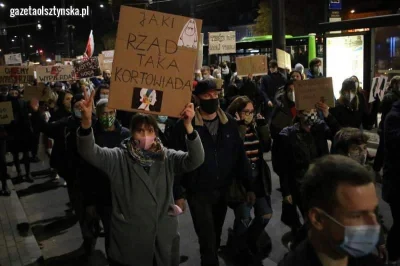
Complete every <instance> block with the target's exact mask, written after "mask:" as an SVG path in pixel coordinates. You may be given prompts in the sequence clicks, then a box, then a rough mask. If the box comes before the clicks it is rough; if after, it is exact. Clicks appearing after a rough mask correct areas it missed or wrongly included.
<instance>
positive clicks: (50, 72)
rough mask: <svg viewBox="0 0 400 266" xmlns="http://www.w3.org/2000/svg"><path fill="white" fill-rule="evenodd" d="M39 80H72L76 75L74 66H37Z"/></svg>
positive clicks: (41, 81)
mask: <svg viewBox="0 0 400 266" xmlns="http://www.w3.org/2000/svg"><path fill="white" fill-rule="evenodd" d="M36 77H37V82H40V83H46V82H56V81H66V80H72V79H74V77H75V72H74V68H73V66H65V65H58V66H56V65H54V66H38V67H36Z"/></svg>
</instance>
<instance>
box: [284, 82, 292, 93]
mask: <svg viewBox="0 0 400 266" xmlns="http://www.w3.org/2000/svg"><path fill="white" fill-rule="evenodd" d="M293 84H294V81H293V80H291V79H289V80H288V81H287V82H286V83H285V85H284V86H283V89H284V90H285V92H288V90H289V86H290V85H293Z"/></svg>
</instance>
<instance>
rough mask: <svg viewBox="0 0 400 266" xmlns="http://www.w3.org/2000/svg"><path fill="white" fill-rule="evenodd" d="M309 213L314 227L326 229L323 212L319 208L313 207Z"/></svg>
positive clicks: (309, 218) (319, 229) (320, 229)
mask: <svg viewBox="0 0 400 266" xmlns="http://www.w3.org/2000/svg"><path fill="white" fill-rule="evenodd" d="M307 215H308V220H309V222H310V224H311V226H312V227H314V228H315V229H316V230H318V231H322V230H323V229H324V225H323V223H322V220H323V218H322V214H321V212H320V211H319V210H318V209H317V208H311V209H310V210H309V211H308V214H307Z"/></svg>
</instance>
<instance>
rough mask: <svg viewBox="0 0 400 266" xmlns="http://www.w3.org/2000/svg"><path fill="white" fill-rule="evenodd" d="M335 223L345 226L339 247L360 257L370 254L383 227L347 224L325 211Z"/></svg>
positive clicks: (351, 254) (353, 255)
mask: <svg viewBox="0 0 400 266" xmlns="http://www.w3.org/2000/svg"><path fill="white" fill-rule="evenodd" d="M323 213H324V215H325V216H326V217H328V218H329V219H330V220H332V221H333V222H334V223H336V224H338V225H339V226H341V227H343V228H344V239H343V242H342V243H341V244H340V245H339V247H340V248H341V249H342V250H343V251H345V252H346V253H347V254H349V255H350V256H352V257H355V258H358V257H363V256H366V255H368V254H370V253H371V252H372V251H373V250H374V249H375V247H376V244H377V243H378V240H379V233H380V230H381V227H380V225H379V224H377V225H357V226H348V225H347V226H346V225H342V224H341V223H339V222H338V221H337V220H336V219H335V218H333V217H332V216H330V215H329V214H327V213H326V212H324V211H323Z"/></svg>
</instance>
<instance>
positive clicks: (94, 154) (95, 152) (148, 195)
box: [77, 132, 204, 266]
mask: <svg viewBox="0 0 400 266" xmlns="http://www.w3.org/2000/svg"><path fill="white" fill-rule="evenodd" d="M196 134H197V132H196ZM77 136H78V138H77V139H78V140H77V141H78V151H79V153H80V155H81V156H82V158H83V159H84V160H86V161H87V162H89V163H90V164H92V165H93V166H95V167H97V168H99V169H100V170H102V171H104V172H105V173H106V174H107V175H108V176H109V178H110V182H111V193H112V218H111V235H110V250H109V254H110V257H111V259H113V260H115V261H117V262H119V263H121V264H123V265H132V266H133V265H135V266H152V265H153V261H156V263H157V266H175V265H178V264H179V234H178V220H177V217H174V216H169V215H168V209H169V206H170V205H171V204H174V199H173V195H172V187H173V183H174V176H175V175H177V174H182V173H185V172H190V171H193V170H195V169H196V168H197V167H199V166H200V165H201V164H202V163H203V161H204V150H203V146H202V144H201V140H200V137H199V136H198V135H197V136H196V138H195V139H194V140H193V141H190V140H188V139H187V138H186V145H187V148H188V152H182V151H175V150H171V149H166V148H164V152H165V159H164V160H163V161H156V162H155V163H154V164H153V165H152V166H151V167H150V171H149V174H147V172H146V171H145V170H144V168H143V167H142V166H140V165H139V164H137V163H135V161H134V160H133V158H132V156H131V155H130V153H129V152H128V151H127V149H126V148H125V149H124V148H113V149H109V148H100V147H99V146H97V145H96V144H95V142H94V137H93V132H92V133H91V134H89V135H87V136H80V135H79V132H78V135H77Z"/></svg>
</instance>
